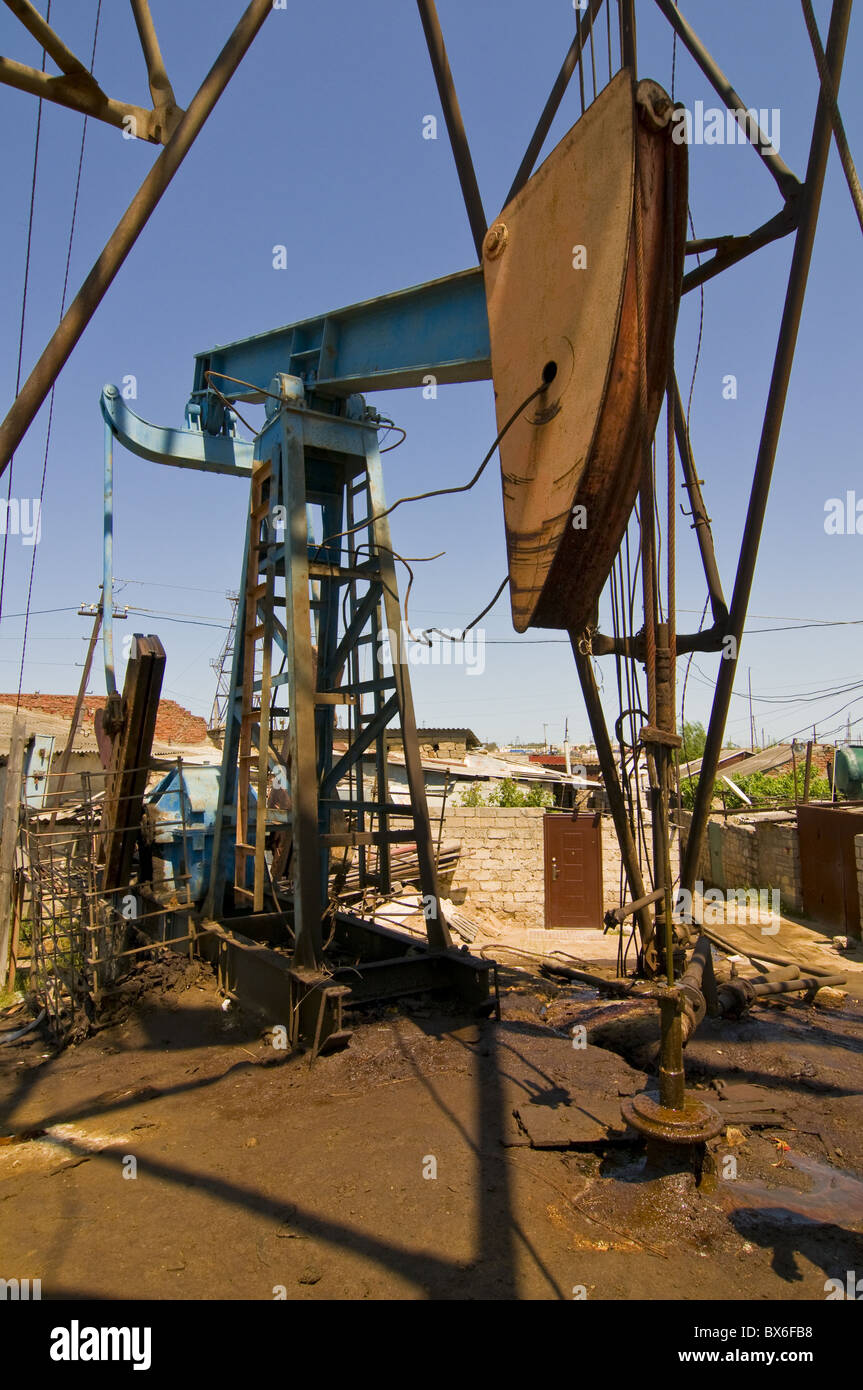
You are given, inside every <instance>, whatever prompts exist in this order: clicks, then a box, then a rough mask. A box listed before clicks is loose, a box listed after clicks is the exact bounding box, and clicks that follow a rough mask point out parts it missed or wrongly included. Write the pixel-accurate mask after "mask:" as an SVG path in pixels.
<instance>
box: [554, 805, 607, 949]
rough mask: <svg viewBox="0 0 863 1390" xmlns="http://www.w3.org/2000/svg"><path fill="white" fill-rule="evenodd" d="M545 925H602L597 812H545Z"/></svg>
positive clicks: (600, 847) (600, 839) (598, 817)
mask: <svg viewBox="0 0 863 1390" xmlns="http://www.w3.org/2000/svg"><path fill="white" fill-rule="evenodd" d="M543 828H544V840H545V925H546V926H547V927H600V926H602V829H601V817H600V815H599V813H598V812H597V813H596V814H587V815H585V814H584V813H582V814H581V815H579V816H577V817H575V818H573V817H571V816H559V815H558V816H555V815H549V816H545V817H544V820H543Z"/></svg>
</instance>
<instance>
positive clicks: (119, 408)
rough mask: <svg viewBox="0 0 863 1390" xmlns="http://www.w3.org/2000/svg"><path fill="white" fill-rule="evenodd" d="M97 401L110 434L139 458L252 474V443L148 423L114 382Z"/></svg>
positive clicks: (234, 474) (233, 474)
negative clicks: (127, 400)
mask: <svg viewBox="0 0 863 1390" xmlns="http://www.w3.org/2000/svg"><path fill="white" fill-rule="evenodd" d="M100 404H101V407H102V415H103V417H104V419H105V423H106V424H107V425H108V426H109V427H110V429H111V432H112V434H114V435H115V436H116V438H117V439H119V441H120V443H121V444H122V445H123V446H124V447H125V448H126V449H128V450H129V451H130V452H131V453H133V454H137V455H138V456H139V458H145V459H152V460H153V462H154V463H170V464H173V465H174V467H176V468H195V469H198V470H199V471H200V472H202V473H228V474H230V475H231V476H232V477H237V476H241V477H242V476H245V477H250V476H251V472H252V457H253V454H254V445H252V444H247V443H246V442H245V441H244V440H242V439H234V438H232V437H231V436H230V435H215V434H204V433H203V432H202V431H201V430H172V429H164V428H163V427H162V426H161V425H151V424H148V422H147V421H146V420H142V419H141V417H140V415H136V414H135V412H134V411H133V410H130V409H129V407H128V406H127V405H126V402H125V401H124V400H123V398H122V397H121V395H120V393H119V391H118V390H117V387H116V386H106V387H105V388H104V390H103V391H102V396H101V401H100Z"/></svg>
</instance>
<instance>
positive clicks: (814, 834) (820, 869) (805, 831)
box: [797, 806, 863, 937]
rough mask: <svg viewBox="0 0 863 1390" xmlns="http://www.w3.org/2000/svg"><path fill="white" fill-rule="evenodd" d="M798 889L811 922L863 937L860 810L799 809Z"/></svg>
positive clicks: (862, 824) (862, 826)
mask: <svg viewBox="0 0 863 1390" xmlns="http://www.w3.org/2000/svg"><path fill="white" fill-rule="evenodd" d="M797 834H798V839H799V843H800V886H801V889H802V893H803V909H804V911H805V912H806V914H807V915H808V916H809V917H814V918H815V919H816V920H817V921H819V922H823V923H824V924H825V925H827V926H832V927H836V928H837V930H838V931H840V932H844V933H846V934H847V935H848V936H858V937H859V936H860V898H859V893H858V888H857V865H856V863H855V857H854V836H855V835H860V834H863V811H861V810H860V809H859V808H857V807H853V808H851V807H848V808H846V807H838V806H837V807H830V806H799V807H798V808H797Z"/></svg>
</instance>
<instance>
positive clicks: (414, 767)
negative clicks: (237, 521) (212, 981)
mask: <svg viewBox="0 0 863 1390" xmlns="http://www.w3.org/2000/svg"><path fill="white" fill-rule="evenodd" d="M366 468H367V470H368V478H369V503H370V506H371V509H372V514H373V515H374V516H375V517H377V518H378V520H376V521H375V522H374V536H375V543H376V545H377V547H378V553H379V555H380V565H381V575H382V578H383V600H384V612H385V614H386V622H387V627H388V629H389V632H390V643H391V645H393V647H394V650H393V676H394V678H395V685H396V699H397V702H398V711H399V722H400V724H401V731H402V739H403V742H404V753H405V769H406V771H407V779H408V786H409V788H410V794H411V805H412V806H413V808H414V825H415V827H416V843H417V854H418V857H419V863H420V881H421V886H422V891H423V895H424V896H425V897H431V898H433V899H434V903H435V907H436V911H434V912H428V913H427V914H426V919H425V921H426V935H427V937H428V942H429V946H430V947H431V948H432V950H436V951H441V950H447V949H449V948H450V947H451V946H452V939H451V937H450V933H449V928H448V926H447V924H446V922H445V921H444V918H443V914H442V912H441V910H440V895H439V893H438V886H437V872H436V870H435V858H434V844H433V841H432V833H431V821H430V819H429V810H428V802H427V800H426V788H425V776H424V774H423V769H422V760H421V758H420V750H419V741H418V739H417V724H416V716H415V714H414V704H413V696H412V694H411V687H410V679H409V677H408V665H407V655H406V653H404V652H403V651H402V641H403V633H402V626H401V620H402V612H401V604H400V603H399V590H398V579H397V576H396V566H395V559H394V557H393V550H392V544H393V543H392V537H391V535H390V525H389V520H388V518H387V517H385V516H381V513H382V512H385V511H386V499H385V497H384V486H383V475H382V472H381V458H380V453H379V451H378V443H377V436H376V435H375V434H373V433H371V432H369V433H368V434H367V435H366ZM387 703H389V701H388V702H387Z"/></svg>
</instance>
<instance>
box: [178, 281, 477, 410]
mask: <svg viewBox="0 0 863 1390" xmlns="http://www.w3.org/2000/svg"><path fill="white" fill-rule="evenodd" d="M208 370H210V371H213V372H214V373H215V372H219V373H222V374H223V375H222V376H217V377H215V382H214V384H215V385H216V386H217V387H218V389H219V391H221V392H222V393H223V394H224V395H225V396H227V397H229V398H230V399H231V400H238V401H239V400H245V401H261V400H263V399H264V396H263V395H262V394H261V393H262V392H264V391H266V389H267V387H268V386H269V384H270V382H271V381H272V379H273V377H274V376H275V375H276V374H277V373H278V372H287V373H289V374H290V375H291V376H298V377H300V378H301V379H302V380H303V382H304V383H305V384H306V387H307V388H309V389H311V390H314V391H320V392H322V393H323V394H330V395H336V396H348V395H352V394H354V393H355V392H361V391H373V390H376V391H383V390H389V389H391V388H393V387H400V386H420V385H422V384H423V377H425V376H429V375H432V376H434V378H435V380H436V381H437V382H439V383H441V384H442V385H446V384H448V383H450V382H456V381H483V380H486V379H489V378H490V377H491V347H490V344H489V331H488V315H487V312H486V302H485V287H484V284H483V277H482V270H481V268H480V267H477V268H476V269H472V270H463V271H459V272H458V273H457V274H456V275H447V276H444V278H443V279H440V280H430V281H428V282H427V283H426V284H424V285H415V286H413V287H412V288H411V289H407V290H399V291H397V292H396V293H395V294H387V295H382V296H381V297H380V298H379V299H369V300H366V301H365V302H364V303H362V304H352V305H350V306H349V307H348V308H346V309H337V310H335V311H334V312H333V313H331V314H324V315H323V316H322V317H321V318H315V319H304V320H303V321H302V322H300V323H294V324H288V325H287V326H286V327H284V328H275V329H272V330H271V331H270V332H268V333H259V334H257V335H255V336H254V337H252V338H242V339H240V340H239V341H238V342H235V343H228V344H225V345H223V346H219V347H214V348H211V349H210V350H209V351H208V352H200V353H198V354H197V357H196V362H195V387H194V394H196V395H197V394H203V393H205V392H206V390H207V377H206V373H207V371H208ZM225 377H237V378H239V379H240V381H244V382H250V383H251V385H252V389H251V390H250V389H248V388H244V387H242V386H238V385H236V384H234V383H233V382H230V381H226V380H225Z"/></svg>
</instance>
